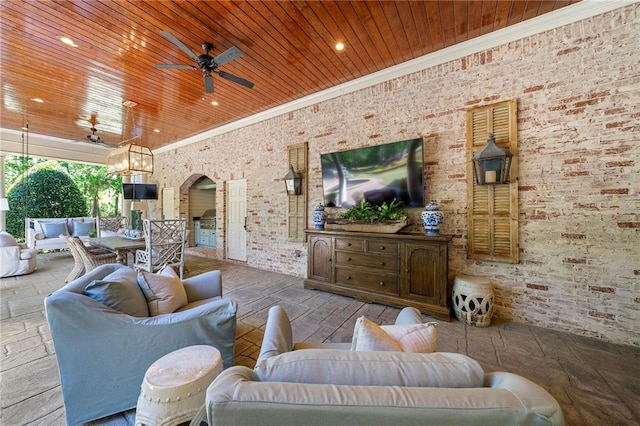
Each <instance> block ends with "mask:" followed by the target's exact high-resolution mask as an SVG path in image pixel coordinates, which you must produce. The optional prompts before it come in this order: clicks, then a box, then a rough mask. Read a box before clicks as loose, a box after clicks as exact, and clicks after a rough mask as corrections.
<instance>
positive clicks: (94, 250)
mask: <svg viewBox="0 0 640 426" xmlns="http://www.w3.org/2000/svg"><path fill="white" fill-rule="evenodd" d="M60 238H62V239H63V240H64V241H65V242H66V243H67V246H68V247H69V252H70V253H71V256H73V260H74V265H73V269H72V270H71V272H69V275H67V278H65V280H64V282H65V283H68V282H71V281H73V280H75V279H77V278H80V277H81V276H83V275H84V274H85V273H86V272H87V271H86V270H85V261H84V258H83V256H82V254H81V253H80V249H79V246H78V244H81V245H82V246H83V247H84V249H85V250H87V251H89V252H90V253H91V255H92V256H98V255H103V254H109V252H108V251H106V250H103V249H101V248H98V247H90V246H89V247H87V246H85V245H84V243H83V242H82V240H81V239H80V238H78V237H70V236H68V235H64V234H61V235H60ZM108 259H110V257H108ZM93 263H95V262H93ZM108 263H110V262H108ZM94 267H95V266H94Z"/></svg>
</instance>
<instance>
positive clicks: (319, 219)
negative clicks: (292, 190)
mask: <svg viewBox="0 0 640 426" xmlns="http://www.w3.org/2000/svg"><path fill="white" fill-rule="evenodd" d="M312 219H313V226H314V228H315V229H324V224H325V222H326V221H327V212H325V211H324V206H323V205H322V203H320V204H318V205H317V206H316V208H315V209H314V210H313V215H312Z"/></svg>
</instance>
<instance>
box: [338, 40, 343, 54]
mask: <svg viewBox="0 0 640 426" xmlns="http://www.w3.org/2000/svg"><path fill="white" fill-rule="evenodd" d="M336 50H337V51H338V52H339V51H341V50H344V43H342V42H338V43H336Z"/></svg>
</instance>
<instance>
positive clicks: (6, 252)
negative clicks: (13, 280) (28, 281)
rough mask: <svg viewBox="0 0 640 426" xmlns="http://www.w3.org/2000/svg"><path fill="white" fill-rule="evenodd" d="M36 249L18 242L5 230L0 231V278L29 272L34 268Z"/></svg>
mask: <svg viewBox="0 0 640 426" xmlns="http://www.w3.org/2000/svg"><path fill="white" fill-rule="evenodd" d="M36 253H37V250H36V249H30V248H27V246H26V245H24V244H18V243H17V242H16V240H15V238H13V236H12V235H11V234H9V233H7V232H4V231H3V232H0V278H4V277H11V276H14V275H24V274H30V273H32V272H33V271H34V270H35V269H36Z"/></svg>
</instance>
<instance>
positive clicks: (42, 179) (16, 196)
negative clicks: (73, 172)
mask: <svg viewBox="0 0 640 426" xmlns="http://www.w3.org/2000/svg"><path fill="white" fill-rule="evenodd" d="M7 199H8V200H9V206H10V208H11V210H9V211H8V212H7V231H8V232H9V233H10V234H12V235H14V236H15V237H17V238H24V219H25V218H26V217H78V216H86V215H87V206H86V203H85V199H84V197H83V196H82V193H81V192H80V190H79V189H78V187H77V186H76V185H75V184H74V183H73V180H72V179H71V177H70V176H69V175H68V174H67V173H66V172H65V171H64V169H62V168H61V167H60V166H59V165H58V164H57V163H55V162H53V161H48V162H46V163H41V164H38V165H36V166H35V167H33V168H32V169H31V170H30V171H29V172H28V173H27V174H25V175H23V177H22V178H21V179H20V180H18V181H17V182H16V183H15V184H14V185H13V186H12V187H11V188H9V192H8V193H7Z"/></svg>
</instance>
